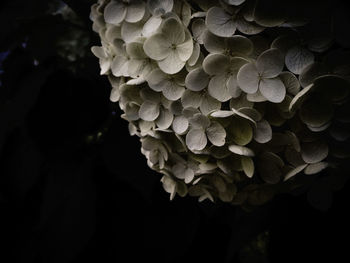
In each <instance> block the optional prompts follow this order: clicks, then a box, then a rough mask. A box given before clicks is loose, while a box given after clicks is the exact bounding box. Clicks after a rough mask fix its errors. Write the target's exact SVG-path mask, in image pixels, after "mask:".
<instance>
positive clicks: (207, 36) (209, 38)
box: [203, 30, 226, 53]
mask: <svg viewBox="0 0 350 263" xmlns="http://www.w3.org/2000/svg"><path fill="white" fill-rule="evenodd" d="M203 44H204V47H205V49H206V50H208V52H210V53H224V51H225V48H226V46H225V40H224V38H222V37H218V36H216V35H214V34H213V33H211V32H210V31H209V30H206V31H204V33H203Z"/></svg>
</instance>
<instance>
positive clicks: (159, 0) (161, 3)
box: [147, 0, 174, 16]
mask: <svg viewBox="0 0 350 263" xmlns="http://www.w3.org/2000/svg"><path fill="white" fill-rule="evenodd" d="M173 6H174V1H173V0H148V1H147V7H148V10H149V11H150V13H151V14H152V15H155V16H160V15H164V14H166V13H168V12H170V11H171V10H172V9H173Z"/></svg>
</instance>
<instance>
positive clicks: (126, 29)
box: [121, 22, 143, 43]
mask: <svg viewBox="0 0 350 263" xmlns="http://www.w3.org/2000/svg"><path fill="white" fill-rule="evenodd" d="M142 28H143V24H142V23H140V22H139V23H128V22H124V23H123V24H122V30H121V35H122V39H123V40H124V41H125V42H126V43H130V42H134V41H136V40H137V39H138V38H139V37H141V36H142Z"/></svg>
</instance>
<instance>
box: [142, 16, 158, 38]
mask: <svg viewBox="0 0 350 263" xmlns="http://www.w3.org/2000/svg"><path fill="white" fill-rule="evenodd" d="M162 22H163V19H162V18H161V17H156V16H151V17H150V18H149V19H148V20H147V22H146V23H145V24H144V25H143V28H142V35H143V36H144V37H150V36H151V35H152V34H153V33H155V32H156V31H157V30H158V29H159V27H160V25H161V24H162Z"/></svg>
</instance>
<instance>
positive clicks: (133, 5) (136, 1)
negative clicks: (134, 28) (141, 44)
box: [125, 0, 146, 23]
mask: <svg viewBox="0 0 350 263" xmlns="http://www.w3.org/2000/svg"><path fill="white" fill-rule="evenodd" d="M145 11H146V4H145V3H144V2H143V1H142V0H131V1H130V2H129V4H128V5H127V11H126V16H125V21H126V22H129V23H136V22H139V21H141V19H142V18H143V17H144V15H145Z"/></svg>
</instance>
